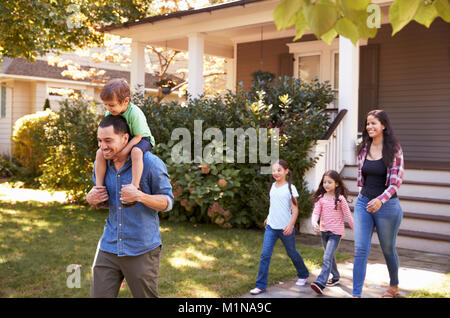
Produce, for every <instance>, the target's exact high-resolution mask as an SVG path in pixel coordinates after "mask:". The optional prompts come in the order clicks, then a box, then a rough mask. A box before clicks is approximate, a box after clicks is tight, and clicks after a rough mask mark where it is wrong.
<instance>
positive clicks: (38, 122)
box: [11, 110, 58, 184]
mask: <svg viewBox="0 0 450 318" xmlns="http://www.w3.org/2000/svg"><path fill="white" fill-rule="evenodd" d="M57 117H58V116H57V114H56V113H54V112H53V111H52V110H46V111H40V112H36V113H34V114H30V115H26V116H23V117H21V118H19V119H18V120H17V121H16V123H15V124H14V127H13V134H12V136H11V141H12V153H13V156H14V159H15V160H16V161H17V163H18V164H19V165H20V173H21V175H22V177H23V178H25V179H26V181H27V182H26V183H27V184H30V183H35V182H36V178H37V177H39V176H40V175H41V174H42V169H41V165H42V164H43V163H44V161H45V158H46V156H47V154H48V153H49V151H50V145H49V144H48V142H47V137H46V131H47V130H48V129H49V127H51V126H52V125H53V124H54V123H55V121H56V120H57Z"/></svg>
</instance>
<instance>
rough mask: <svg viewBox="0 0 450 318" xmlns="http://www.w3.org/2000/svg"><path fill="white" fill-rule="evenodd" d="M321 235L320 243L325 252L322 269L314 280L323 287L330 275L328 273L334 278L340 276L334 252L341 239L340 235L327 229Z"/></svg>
mask: <svg viewBox="0 0 450 318" xmlns="http://www.w3.org/2000/svg"><path fill="white" fill-rule="evenodd" d="M321 235H322V245H323V248H324V250H325V252H324V254H323V264H322V270H321V271H320V274H319V276H318V277H317V280H316V281H317V282H318V283H319V284H321V285H322V286H323V287H325V286H326V284H327V280H328V276H330V273H331V275H332V276H333V278H335V279H339V278H340V275H339V271H338V269H337V264H336V258H335V256H334V254H335V252H336V249H337V248H338V246H339V242H340V241H341V236H340V235H338V234H334V233H333V232H329V231H327V232H321Z"/></svg>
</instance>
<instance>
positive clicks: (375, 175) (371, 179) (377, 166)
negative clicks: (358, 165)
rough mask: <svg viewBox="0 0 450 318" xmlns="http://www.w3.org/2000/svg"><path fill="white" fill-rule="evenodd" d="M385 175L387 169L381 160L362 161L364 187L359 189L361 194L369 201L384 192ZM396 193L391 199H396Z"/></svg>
mask: <svg viewBox="0 0 450 318" xmlns="http://www.w3.org/2000/svg"><path fill="white" fill-rule="evenodd" d="M386 174H387V167H386V165H385V164H384V161H383V158H381V159H378V160H368V159H366V160H365V161H364V164H363V167H362V175H363V177H364V186H363V188H362V189H361V194H362V195H363V196H365V197H367V198H369V199H371V200H372V199H374V198H376V197H378V196H379V195H380V194H382V193H383V192H384V191H385V190H386V188H387V187H386ZM396 197H397V193H394V195H393V196H392V197H391V198H396Z"/></svg>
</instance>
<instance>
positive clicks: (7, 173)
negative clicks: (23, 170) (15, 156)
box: [0, 156, 19, 178]
mask: <svg viewBox="0 0 450 318" xmlns="http://www.w3.org/2000/svg"><path fill="white" fill-rule="evenodd" d="M18 171H19V168H18V167H17V165H16V164H15V163H13V162H12V161H11V160H9V159H8V158H6V157H4V156H0V178H9V177H12V176H14V175H15V174H17V173H18Z"/></svg>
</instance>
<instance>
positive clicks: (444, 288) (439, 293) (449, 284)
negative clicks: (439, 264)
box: [407, 273, 450, 298]
mask: <svg viewBox="0 0 450 318" xmlns="http://www.w3.org/2000/svg"><path fill="white" fill-rule="evenodd" d="M407 297H408V298H450V273H447V274H445V276H444V279H443V280H442V281H439V282H436V283H434V284H431V285H430V286H427V287H426V288H424V289H421V290H417V291H414V292H412V293H411V294H409V295H408V296H407Z"/></svg>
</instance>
